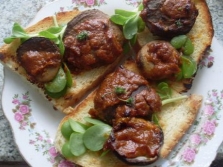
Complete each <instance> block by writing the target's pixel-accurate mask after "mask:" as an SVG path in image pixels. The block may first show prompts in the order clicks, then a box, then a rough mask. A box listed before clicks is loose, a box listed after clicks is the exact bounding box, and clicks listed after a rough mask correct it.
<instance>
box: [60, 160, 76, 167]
mask: <svg viewBox="0 0 223 167" xmlns="http://www.w3.org/2000/svg"><path fill="white" fill-rule="evenodd" d="M58 167H75V166H74V164H72V163H71V162H69V161H66V160H62V161H60V163H59V165H58Z"/></svg>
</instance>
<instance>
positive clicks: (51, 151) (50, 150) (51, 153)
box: [49, 147, 58, 157]
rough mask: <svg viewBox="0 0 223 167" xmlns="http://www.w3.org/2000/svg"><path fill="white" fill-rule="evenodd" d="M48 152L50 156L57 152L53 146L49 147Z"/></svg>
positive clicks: (55, 154)
mask: <svg viewBox="0 0 223 167" xmlns="http://www.w3.org/2000/svg"><path fill="white" fill-rule="evenodd" d="M49 154H50V156H51V157H56V156H57V155H58V152H57V151H56V149H55V147H51V148H50V149H49Z"/></svg>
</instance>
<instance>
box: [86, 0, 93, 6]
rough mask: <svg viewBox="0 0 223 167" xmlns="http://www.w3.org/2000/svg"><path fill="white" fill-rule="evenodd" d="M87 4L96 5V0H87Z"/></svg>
mask: <svg viewBox="0 0 223 167" xmlns="http://www.w3.org/2000/svg"><path fill="white" fill-rule="evenodd" d="M86 4H87V5H88V6H93V5H94V0H86Z"/></svg>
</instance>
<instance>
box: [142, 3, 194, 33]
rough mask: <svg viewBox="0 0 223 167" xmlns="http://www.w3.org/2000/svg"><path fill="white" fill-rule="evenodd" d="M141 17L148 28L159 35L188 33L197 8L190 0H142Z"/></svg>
mask: <svg viewBox="0 0 223 167" xmlns="http://www.w3.org/2000/svg"><path fill="white" fill-rule="evenodd" d="M143 6H144V9H143V10H142V12H141V17H142V19H143V20H144V21H145V23H146V26H147V27H148V29H149V30H150V31H151V32H152V33H153V34H154V35H158V36H161V37H174V36H177V35H180V34H186V33H188V32H189V31H190V30H191V28H192V27H193V25H194V23H195V20H196V18H197V15H198V10H197V8H196V6H195V4H194V2H193V1H192V0H143Z"/></svg>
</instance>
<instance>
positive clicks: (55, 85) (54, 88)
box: [44, 68, 67, 93]
mask: <svg viewBox="0 0 223 167" xmlns="http://www.w3.org/2000/svg"><path fill="white" fill-rule="evenodd" d="M66 84H67V79H66V74H65V72H64V70H63V68H60V69H59V71H58V73H57V75H56V77H55V78H54V79H53V80H52V81H51V82H48V83H45V84H44V87H45V89H46V90H47V92H50V93H58V92H61V91H62V90H64V89H65V87H66Z"/></svg>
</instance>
